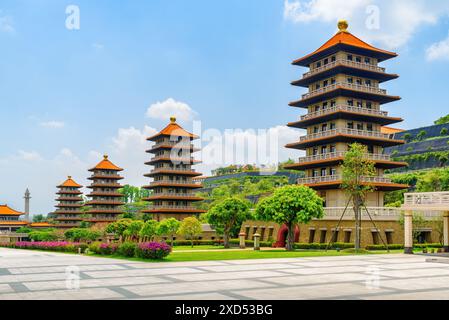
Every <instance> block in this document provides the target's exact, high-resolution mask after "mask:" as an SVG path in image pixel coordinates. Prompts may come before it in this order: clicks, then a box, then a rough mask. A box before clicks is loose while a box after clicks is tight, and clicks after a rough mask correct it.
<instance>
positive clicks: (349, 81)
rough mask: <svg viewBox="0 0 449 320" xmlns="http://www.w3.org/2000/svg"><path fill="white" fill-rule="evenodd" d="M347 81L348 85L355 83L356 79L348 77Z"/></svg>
mask: <svg viewBox="0 0 449 320" xmlns="http://www.w3.org/2000/svg"><path fill="white" fill-rule="evenodd" d="M346 81H347V82H348V83H354V79H353V78H352V77H348V78H347V79H346Z"/></svg>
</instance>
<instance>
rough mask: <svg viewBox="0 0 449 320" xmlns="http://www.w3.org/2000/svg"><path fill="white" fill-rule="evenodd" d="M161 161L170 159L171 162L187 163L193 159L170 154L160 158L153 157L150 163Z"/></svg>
mask: <svg viewBox="0 0 449 320" xmlns="http://www.w3.org/2000/svg"><path fill="white" fill-rule="evenodd" d="M161 159H170V160H171V161H172V162H181V161H182V162H185V161H186V160H187V161H189V162H193V161H194V160H195V159H194V158H193V157H179V156H172V155H171V154H163V155H160V156H156V157H153V158H152V159H151V161H157V160H161Z"/></svg>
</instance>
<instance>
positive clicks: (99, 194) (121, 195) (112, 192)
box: [89, 191, 123, 198]
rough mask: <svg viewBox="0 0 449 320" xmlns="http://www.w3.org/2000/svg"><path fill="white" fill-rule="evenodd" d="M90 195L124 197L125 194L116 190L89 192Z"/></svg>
mask: <svg viewBox="0 0 449 320" xmlns="http://www.w3.org/2000/svg"><path fill="white" fill-rule="evenodd" d="M89 196H95V197H117V198H120V197H123V194H121V193H119V192H115V191H110V192H107V191H93V192H91V193H90V194H89Z"/></svg>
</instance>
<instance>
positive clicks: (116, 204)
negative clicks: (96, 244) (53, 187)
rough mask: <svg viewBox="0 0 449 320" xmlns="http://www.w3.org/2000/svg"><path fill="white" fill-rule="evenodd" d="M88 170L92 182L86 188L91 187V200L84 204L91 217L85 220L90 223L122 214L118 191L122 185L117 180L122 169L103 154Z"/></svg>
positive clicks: (109, 220) (114, 218) (111, 218)
mask: <svg viewBox="0 0 449 320" xmlns="http://www.w3.org/2000/svg"><path fill="white" fill-rule="evenodd" d="M89 171H90V172H92V176H91V177H90V178H89V180H92V184H91V185H90V186H89V187H88V188H90V189H92V192H91V193H90V194H89V197H90V198H91V201H89V202H87V203H86V205H88V206H89V207H90V209H89V211H88V212H87V213H88V214H89V215H90V216H91V217H90V218H88V219H86V220H87V221H88V222H92V223H107V222H113V221H115V220H117V218H118V216H119V215H120V214H123V210H122V206H123V202H122V198H123V195H122V194H121V193H119V192H118V189H120V188H121V187H122V185H121V184H120V183H119V181H120V180H122V179H123V177H121V176H120V175H119V172H121V171H123V169H122V168H119V167H117V166H116V165H115V164H113V163H112V162H111V161H110V160H109V159H108V156H107V155H105V156H104V159H103V160H102V161H101V162H100V163H98V164H97V165H96V166H95V167H94V168H92V169H90V170H89Z"/></svg>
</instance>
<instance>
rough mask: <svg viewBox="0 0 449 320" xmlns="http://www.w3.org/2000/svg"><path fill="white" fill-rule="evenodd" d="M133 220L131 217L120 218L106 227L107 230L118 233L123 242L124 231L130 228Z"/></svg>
mask: <svg viewBox="0 0 449 320" xmlns="http://www.w3.org/2000/svg"><path fill="white" fill-rule="evenodd" d="M131 221H132V220H130V219H120V220H118V221H115V222H113V223H110V224H109V225H108V226H107V227H106V232H107V233H112V234H115V235H117V236H118V237H119V238H120V242H122V241H123V236H124V233H125V231H126V230H127V229H128V226H129V224H130V223H131Z"/></svg>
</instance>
